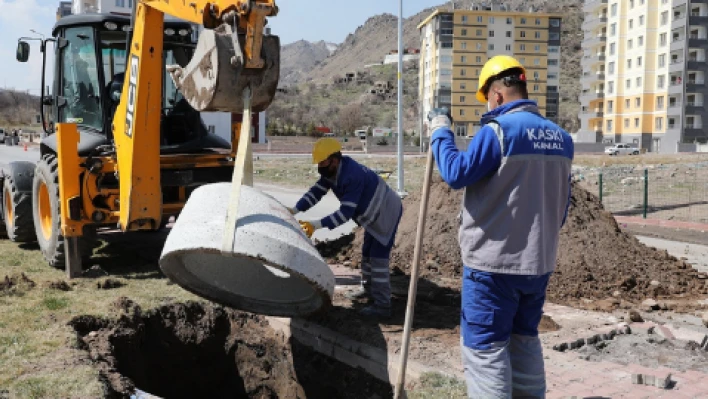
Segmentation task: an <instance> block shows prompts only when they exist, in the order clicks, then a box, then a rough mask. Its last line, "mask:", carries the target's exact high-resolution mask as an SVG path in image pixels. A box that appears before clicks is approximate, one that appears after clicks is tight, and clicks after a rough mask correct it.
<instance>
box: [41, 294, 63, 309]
mask: <svg viewBox="0 0 708 399" xmlns="http://www.w3.org/2000/svg"><path fill="white" fill-rule="evenodd" d="M42 304H43V305H44V307H45V308H47V309H49V310H59V309H64V308H65V307H67V306H69V300H68V299H67V298H57V297H48V298H44V299H43V300H42Z"/></svg>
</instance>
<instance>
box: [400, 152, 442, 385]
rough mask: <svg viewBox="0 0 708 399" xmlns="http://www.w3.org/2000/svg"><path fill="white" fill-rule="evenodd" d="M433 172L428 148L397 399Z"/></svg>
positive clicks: (405, 360)
mask: <svg viewBox="0 0 708 399" xmlns="http://www.w3.org/2000/svg"><path fill="white" fill-rule="evenodd" d="M432 174H433V152H432V150H431V149H430V148H428V156H427V159H426V163H425V179H424V180H423V195H422V197H421V200H420V212H419V215H418V231H417V232H416V235H415V248H414V250H413V263H412V264H411V281H410V285H409V287H408V306H407V307H406V321H405V324H404V326H405V327H404V328H403V341H402V342H401V361H400V364H399V368H398V379H397V380H396V390H395V394H394V398H395V399H400V398H401V397H402V395H403V392H404V390H403V385H404V384H405V382H406V365H407V363H408V347H409V345H410V338H411V325H412V324H413V314H414V313H415V297H416V295H417V292H418V269H419V268H420V256H421V252H422V250H423V230H424V229H425V219H426V217H427V216H428V198H429V197H430V180H431V176H432Z"/></svg>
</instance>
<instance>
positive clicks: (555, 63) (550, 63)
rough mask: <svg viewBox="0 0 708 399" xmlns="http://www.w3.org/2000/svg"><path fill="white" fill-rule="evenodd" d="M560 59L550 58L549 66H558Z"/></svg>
mask: <svg viewBox="0 0 708 399" xmlns="http://www.w3.org/2000/svg"><path fill="white" fill-rule="evenodd" d="M557 65H558V60H548V66H557Z"/></svg>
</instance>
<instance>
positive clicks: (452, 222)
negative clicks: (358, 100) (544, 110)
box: [317, 177, 708, 306]
mask: <svg viewBox="0 0 708 399" xmlns="http://www.w3.org/2000/svg"><path fill="white" fill-rule="evenodd" d="M461 197H462V193H461V192H460V191H454V190H451V189H450V188H449V187H448V186H447V185H446V184H445V183H444V182H443V181H442V180H441V179H440V178H439V177H438V178H437V179H434V182H433V185H432V187H431V195H430V200H429V208H428V220H427V221H426V227H425V236H424V250H423V255H422V260H421V269H420V275H421V276H422V277H427V278H429V279H432V280H440V279H441V278H442V279H451V281H454V282H456V284H457V287H458V288H459V277H460V274H461V270H462V264H461V258H460V250H459V247H458V240H457V228H458V225H459V224H458V215H459V211H460V207H461V200H462V198H461ZM419 208H420V194H417V195H411V196H409V197H407V198H406V199H405V200H404V209H405V211H404V215H403V219H402V220H401V225H400V227H399V229H398V235H397V237H396V246H395V247H394V250H393V253H392V255H391V267H392V269H394V270H395V269H401V270H404V271H406V272H408V271H409V269H410V265H411V261H412V258H413V247H414V244H415V236H416V228H417V219H418V212H419ZM362 242H363V230H362V229H357V231H355V233H353V234H352V235H350V236H348V237H342V238H340V239H339V240H337V241H336V242H331V243H318V244H317V248H318V249H320V251H321V253H323V254H324V256H327V257H328V258H329V260H330V261H331V262H338V263H344V262H346V261H351V262H352V267H357V268H358V267H359V262H360V261H361V255H360V251H361V243H362ZM705 279H706V274H705V273H699V272H697V271H695V270H693V269H692V268H691V266H690V265H688V264H687V263H685V262H683V261H681V260H679V259H676V258H675V257H673V256H671V255H669V254H668V253H667V252H666V251H659V250H657V249H655V248H650V247H647V246H645V245H643V244H642V243H640V242H639V241H638V240H637V239H636V238H634V237H633V236H631V235H629V234H626V233H624V232H623V231H622V230H621V229H620V227H619V226H618V225H617V222H616V221H615V219H614V217H613V216H612V214H610V213H609V212H606V211H604V209H603V208H602V204H601V203H600V202H599V200H598V198H597V197H596V196H595V195H593V194H591V193H589V192H588V191H586V190H585V189H583V188H582V187H580V186H578V185H577V184H573V187H572V198H571V205H570V210H569V215H568V219H567V221H566V225H565V226H564V227H563V229H562V230H561V237H560V248H559V252H558V264H557V267H556V272H555V273H554V274H553V277H552V278H551V282H550V285H549V288H548V299H549V300H550V301H552V302H554V303H559V304H568V305H581V306H586V305H587V303H586V301H583V299H590V300H598V299H607V298H611V297H613V298H614V299H615V301H614V302H613V303H615V304H616V305H619V303H620V301H619V299H623V300H625V301H630V302H641V301H642V300H644V299H645V298H648V297H651V298H663V299H672V298H673V299H676V298H683V299H688V298H695V297H701V296H705V295H706V294H708V286H707V285H706V281H707V280H705Z"/></svg>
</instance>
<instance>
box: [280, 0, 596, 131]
mask: <svg viewBox="0 0 708 399" xmlns="http://www.w3.org/2000/svg"><path fill="white" fill-rule="evenodd" d="M453 3H454V5H453ZM472 3H473V2H472V1H471V0H456V1H450V2H447V3H443V4H441V5H440V6H438V7H440V8H447V9H452V8H453V6H454V7H455V8H458V9H464V8H470V7H471V6H472ZM505 4H506V5H508V6H509V7H510V8H511V9H512V10H519V11H528V10H529V9H530V8H534V9H536V10H538V11H539V12H549V13H559V14H561V15H562V16H563V33H562V43H561V46H562V48H561V77H560V81H561V82H560V84H561V87H560V93H561V105H560V120H561V124H562V125H563V127H565V128H566V129H567V130H569V131H576V130H577V129H578V128H579V120H578V118H577V115H578V111H579V108H580V104H579V102H578V95H579V94H580V75H581V68H580V59H581V57H582V51H581V48H580V42H581V40H582V30H581V28H580V25H581V24H582V21H583V15H582V0H558V1H554V2H549V1H546V0H508V1H505ZM438 7H434V8H428V9H425V10H422V11H420V12H419V13H417V14H415V15H413V16H411V17H409V18H407V19H406V20H405V21H404V25H403V29H404V40H403V42H404V47H406V48H408V47H414V48H418V47H420V38H419V33H418V29H417V25H418V24H419V23H420V22H421V21H423V19H425V18H426V17H427V16H429V15H430V13H431V12H432V11H433V10H434V9H435V8H438ZM397 23H398V21H397V17H396V16H394V15H391V14H382V15H376V16H373V17H371V18H369V19H368V20H367V21H366V23H364V25H362V26H360V27H358V28H357V29H356V30H355V31H354V32H353V33H351V34H350V35H349V36H347V38H346V39H345V40H344V42H343V43H341V44H339V45H338V46H337V49H336V51H334V52H333V53H332V54H331V55H329V56H327V57H325V58H318V57H319V56H322V55H323V54H325V53H324V52H323V51H318V52H317V56H314V55H308V56H305V58H307V57H310V58H308V59H309V60H310V61H311V62H310V63H308V62H306V61H302V58H303V57H298V56H294V55H288V58H287V59H286V58H284V59H283V61H282V64H281V68H282V70H283V71H284V76H285V79H284V80H283V83H284V84H287V85H291V86H292V85H298V84H305V83H317V84H320V85H321V84H330V83H331V82H332V81H333V78H335V77H338V76H341V75H342V73H343V72H347V71H363V70H365V68H364V66H365V65H367V64H372V63H378V62H381V61H382V60H383V58H384V57H385V55H386V54H388V53H389V52H390V51H391V50H395V49H397V46H398V41H397V40H398V39H397V37H398V36H397ZM290 46H292V47H290ZM298 49H303V50H302V52H303V54H314V52H312V50H310V46H307V45H305V44H304V43H301V42H296V43H293V44H291V45H288V46H285V47H284V48H283V53H285V52H286V50H287V52H288V54H291V53H298V51H299V50H298ZM291 60H298V61H296V62H297V63H296V64H292V63H291ZM412 85H415V86H417V82H412ZM408 88H411V85H409V86H408ZM331 90H338V89H337V88H336V87H332V88H331ZM289 97H292V96H289ZM355 100H356V96H351V98H350V101H355ZM297 101H300V102H302V101H307V100H304V99H299V100H297ZM416 117H417V115H416Z"/></svg>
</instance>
